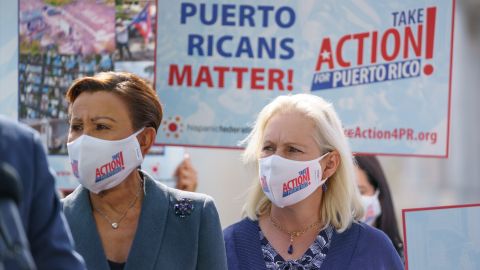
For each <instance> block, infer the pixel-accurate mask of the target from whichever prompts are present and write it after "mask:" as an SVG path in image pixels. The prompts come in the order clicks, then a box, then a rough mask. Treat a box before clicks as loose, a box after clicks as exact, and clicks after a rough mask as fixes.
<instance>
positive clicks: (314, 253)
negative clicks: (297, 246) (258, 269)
mask: <svg viewBox="0 0 480 270" xmlns="http://www.w3.org/2000/svg"><path fill="white" fill-rule="evenodd" d="M258 229H259V235H260V243H261V246H262V253H263V259H264V260H265V264H266V265H267V269H274V270H307V269H308V270H318V269H320V266H321V265H322V263H323V261H324V260H325V257H326V256H327V252H328V249H329V247H330V242H331V239H332V235H333V227H332V226H328V227H327V228H325V229H323V230H321V231H320V232H319V233H318V235H317V237H316V239H315V241H314V242H313V244H312V245H311V246H310V247H309V248H308V249H307V251H306V252H305V254H303V256H302V257H301V258H299V259H297V260H287V261H285V259H283V258H282V256H280V254H278V253H277V251H276V250H275V249H274V248H273V247H272V245H270V243H269V242H268V240H267V238H266V237H265V236H264V235H263V232H262V230H261V229H260V226H259V227H258Z"/></svg>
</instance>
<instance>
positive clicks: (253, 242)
mask: <svg viewBox="0 0 480 270" xmlns="http://www.w3.org/2000/svg"><path fill="white" fill-rule="evenodd" d="M242 223H243V224H242V226H239V228H240V229H239V230H237V231H235V243H236V247H235V248H236V250H237V253H238V258H241V259H240V264H241V267H239V269H258V270H261V269H267V266H266V264H265V260H264V259H263V257H262V246H261V244H260V236H259V231H258V226H257V224H256V223H255V222H253V221H251V220H250V219H247V218H246V219H244V220H243V221H242Z"/></svg>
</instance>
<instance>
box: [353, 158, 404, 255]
mask: <svg viewBox="0 0 480 270" xmlns="http://www.w3.org/2000/svg"><path fill="white" fill-rule="evenodd" d="M355 159H356V161H357V170H356V171H357V180H358V188H359V190H360V193H361V194H362V203H363V207H364V210H365V215H364V217H363V221H364V222H365V223H368V224H370V225H372V226H374V227H376V228H378V229H380V230H382V231H383V232H385V233H386V234H387V235H388V237H389V238H390V240H392V243H393V245H394V246H395V249H396V250H397V252H398V254H399V255H400V257H401V258H402V259H403V241H402V238H401V237H400V233H399V230H398V225H397V219H396V217H395V210H394V207H393V201H392V197H391V195H390V189H389V187H388V183H387V179H386V178H385V174H384V173H383V170H382V167H381V165H380V162H379V161H378V159H377V158H376V157H375V156H356V157H355Z"/></svg>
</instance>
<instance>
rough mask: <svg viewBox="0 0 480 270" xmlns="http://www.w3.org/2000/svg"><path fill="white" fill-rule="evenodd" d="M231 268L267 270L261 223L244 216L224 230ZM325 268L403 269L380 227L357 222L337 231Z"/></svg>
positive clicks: (333, 237) (357, 269) (323, 266)
mask: <svg viewBox="0 0 480 270" xmlns="http://www.w3.org/2000/svg"><path fill="white" fill-rule="evenodd" d="M223 235H224V239H225V247H226V250H227V262H228V269H229V270H237V269H238V270H240V269H241V270H246V269H252V270H261V269H266V265H265V261H264V260H263V256H262V250H261V246H260V239H259V234H258V225H257V224H256V223H255V222H253V221H252V220H250V219H246V218H245V219H243V220H241V221H240V222H238V223H235V224H233V225H231V226H230V227H228V228H226V229H225V230H224V231H223ZM321 269H322V270H324V269H342V270H344V269H352V270H353V269H355V270H359V269H374V270H377V269H385V270H397V269H403V264H402V262H401V260H400V257H399V256H398V253H397V251H395V248H394V247H393V245H392V242H391V241H390V239H389V238H388V237H387V236H386V235H385V234H384V233H383V232H382V231H380V230H378V229H375V228H373V227H371V226H369V225H366V224H363V223H360V224H358V223H353V224H352V226H350V228H348V229H347V230H346V231H344V232H343V233H337V232H336V231H334V233H333V236H332V242H331V245H330V249H329V250H328V253H327V257H326V259H325V261H324V262H323V264H322V267H321Z"/></svg>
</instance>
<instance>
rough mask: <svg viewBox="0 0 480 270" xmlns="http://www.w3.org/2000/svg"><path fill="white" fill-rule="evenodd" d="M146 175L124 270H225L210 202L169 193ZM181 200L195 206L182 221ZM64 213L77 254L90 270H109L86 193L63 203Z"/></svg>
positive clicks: (182, 193) (76, 193)
mask: <svg viewBox="0 0 480 270" xmlns="http://www.w3.org/2000/svg"><path fill="white" fill-rule="evenodd" d="M144 175H145V177H144V180H145V181H144V189H145V190H144V192H145V197H144V200H143V205H142V212H141V214H140V220H139V223H138V227H137V232H136V234H135V239H134V240H133V243H132V247H131V249H130V253H129V255H128V258H127V263H126V265H125V270H128V269H133V270H139V269H141V270H148V269H169V270H174V269H179V270H188V269H208V270H215V269H221V270H224V269H227V263H226V257H225V246H224V241H223V235H222V229H221V226H220V220H219V218H218V213H217V210H216V208H215V205H214V203H213V201H212V199H211V198H210V197H209V196H207V195H203V194H198V193H191V192H185V191H180V190H176V189H172V188H169V187H166V186H165V185H163V184H161V183H158V182H156V181H154V180H153V179H152V178H151V177H149V176H148V175H147V174H144ZM183 198H188V199H190V200H192V204H193V206H194V210H193V212H192V213H191V214H190V215H188V216H186V217H184V218H182V217H180V216H179V215H176V214H175V209H174V208H175V204H177V203H178V200H181V199H183ZM63 209H64V212H65V216H66V217H67V221H68V223H69V225H70V228H71V230H72V234H73V238H74V240H75V245H76V250H77V251H78V252H79V253H80V254H81V255H82V256H83V258H84V259H85V262H86V264H87V267H88V269H95V270H96V269H105V270H109V266H108V262H107V258H106V257H105V253H104V252H103V247H102V243H101V240H100V236H99V235H98V232H97V229H96V224H95V221H94V219H93V214H92V207H91V205H90V199H89V192H88V190H87V189H85V188H83V187H82V186H80V187H78V188H77V189H76V190H75V191H74V192H73V193H72V194H70V195H69V196H67V197H66V198H65V199H64V201H63Z"/></svg>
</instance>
